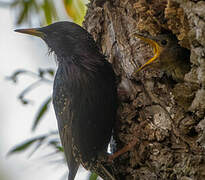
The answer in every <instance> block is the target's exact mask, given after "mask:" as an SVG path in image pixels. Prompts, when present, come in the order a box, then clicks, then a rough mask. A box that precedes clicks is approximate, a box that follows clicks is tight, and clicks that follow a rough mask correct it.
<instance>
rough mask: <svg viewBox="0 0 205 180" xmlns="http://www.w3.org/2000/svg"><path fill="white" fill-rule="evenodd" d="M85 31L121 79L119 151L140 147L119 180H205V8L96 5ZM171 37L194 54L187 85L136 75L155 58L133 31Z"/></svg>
mask: <svg viewBox="0 0 205 180" xmlns="http://www.w3.org/2000/svg"><path fill="white" fill-rule="evenodd" d="M84 27H85V28H86V29H87V30H88V31H89V32H90V33H91V34H92V35H93V37H94V39H95V40H96V42H97V43H98V45H99V46H100V47H101V49H102V52H103V54H105V55H106V56H107V59H108V61H109V62H111V63H112V64H113V67H114V70H115V72H116V74H117V76H118V77H119V79H120V83H119V89H121V90H122V89H123V91H124V93H120V94H119V99H120V105H119V109H118V117H117V124H116V129H115V136H114V138H115V140H116V144H117V149H120V148H122V147H123V146H125V145H127V144H128V143H129V142H132V141H133V140H136V142H137V143H136V145H135V146H134V147H133V148H132V149H131V150H130V151H129V152H127V153H124V154H123V155H121V156H120V157H119V158H117V159H115V160H114V162H113V163H114V165H115V167H116V168H115V170H114V174H115V176H116V177H117V179H118V180H121V179H122V180H138V179H139V180H161V179H162V180H175V179H179V180H203V179H205V153H204V152H205V2H204V1H197V0H170V1H169V0H110V1H108V0H107V1H106V0H95V1H91V2H90V4H89V5H88V11H87V15H86V17H85V22H84ZM165 30H169V31H171V32H172V33H173V34H175V35H176V36H177V38H178V40H179V44H180V45H181V46H183V47H186V48H187V49H189V50H190V52H191V56H190V62H191V63H192V68H191V70H190V72H189V73H187V74H186V75H185V78H184V82H180V83H177V82H174V81H173V80H172V78H171V77H168V76H166V75H165V74H164V73H163V72H161V71H160V69H153V68H152V67H150V68H147V69H146V70H143V71H141V72H139V73H136V70H137V69H138V68H139V67H140V66H141V65H142V64H144V63H145V62H146V61H147V60H148V58H149V57H151V56H152V49H151V48H150V46H149V45H147V44H145V43H144V42H142V41H141V40H139V39H137V38H136V37H133V35H132V33H133V32H135V31H141V32H148V33H149V34H151V35H153V36H154V35H157V34H160V33H162V32H163V31H165Z"/></svg>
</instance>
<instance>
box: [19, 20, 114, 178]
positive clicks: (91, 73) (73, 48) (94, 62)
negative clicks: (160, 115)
mask: <svg viewBox="0 0 205 180" xmlns="http://www.w3.org/2000/svg"><path fill="white" fill-rule="evenodd" d="M17 31H18V32H22V33H28V30H17ZM31 31H32V33H28V34H34V33H33V32H34V31H35V32H38V36H40V37H41V38H42V39H43V40H44V41H45V42H46V43H47V44H48V47H49V48H50V50H51V51H54V53H55V54H56V56H57V61H58V69H57V72H56V76H55V81H54V87H53V104H54V109H55V113H56V117H57V121H58V128H59V132H60V137H61V142H62V145H63V147H64V151H65V155H66V159H67V163H68V167H69V178H68V179H69V180H73V179H74V178H75V175H76V172H77V170H78V167H79V164H82V165H83V166H84V167H85V168H87V169H89V170H91V171H94V172H96V173H97V174H99V175H100V176H101V177H102V178H104V179H114V178H113V177H112V176H111V175H110V173H109V172H108V171H107V170H106V168H104V166H103V163H101V160H100V158H101V156H102V155H103V156H104V155H105V154H106V150H107V146H108V143H109V141H110V138H111V135H112V129H113V126H114V123H115V116H116V108H117V90H116V89H117V88H116V81H115V74H114V72H113V69H112V67H111V64H110V63H109V62H107V61H106V60H105V57H104V56H103V55H102V54H101V53H100V52H99V50H98V48H97V46H96V44H95V42H94V40H93V38H92V36H91V35H90V34H89V33H88V32H87V31H86V30H84V29H83V28H81V27H80V26H78V25H76V24H74V23H71V22H57V23H54V24H51V25H49V26H46V27H43V28H37V29H34V30H33V29H32V30H29V32H31ZM39 32H40V33H42V34H40V35H39ZM34 35H35V34H34ZM105 159H106V158H105ZM105 161H106V160H105Z"/></svg>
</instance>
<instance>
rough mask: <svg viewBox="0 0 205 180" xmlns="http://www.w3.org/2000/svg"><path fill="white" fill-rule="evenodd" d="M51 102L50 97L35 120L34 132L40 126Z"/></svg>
mask: <svg viewBox="0 0 205 180" xmlns="http://www.w3.org/2000/svg"><path fill="white" fill-rule="evenodd" d="M50 102H51V97H49V98H48V99H47V100H46V101H45V102H44V103H43V104H42V105H41V107H40V109H39V111H38V113H37V116H36V118H35V120H34V123H33V126H32V131H34V130H35V129H36V127H37V125H38V124H39V122H40V120H41V119H42V117H43V115H44V114H45V113H46V112H47V110H48V106H49V104H50Z"/></svg>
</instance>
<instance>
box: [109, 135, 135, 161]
mask: <svg viewBox="0 0 205 180" xmlns="http://www.w3.org/2000/svg"><path fill="white" fill-rule="evenodd" d="M137 142H138V139H137V138H135V139H134V140H132V141H131V142H130V143H128V144H127V145H126V146H124V147H123V148H122V149H120V150H119V151H117V152H115V153H114V154H112V155H110V156H109V157H108V162H112V161H113V160H114V159H115V158H117V157H119V156H120V155H122V154H124V153H126V152H128V151H130V150H131V148H132V147H134V146H135V145H136V144H137Z"/></svg>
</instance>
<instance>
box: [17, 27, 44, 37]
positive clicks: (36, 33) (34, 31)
mask: <svg viewBox="0 0 205 180" xmlns="http://www.w3.org/2000/svg"><path fill="white" fill-rule="evenodd" d="M14 31H15V32H19V33H24V34H30V35H33V36H38V37H41V38H44V36H45V34H44V33H43V32H41V31H40V30H39V28H32V29H16V30H14Z"/></svg>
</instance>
